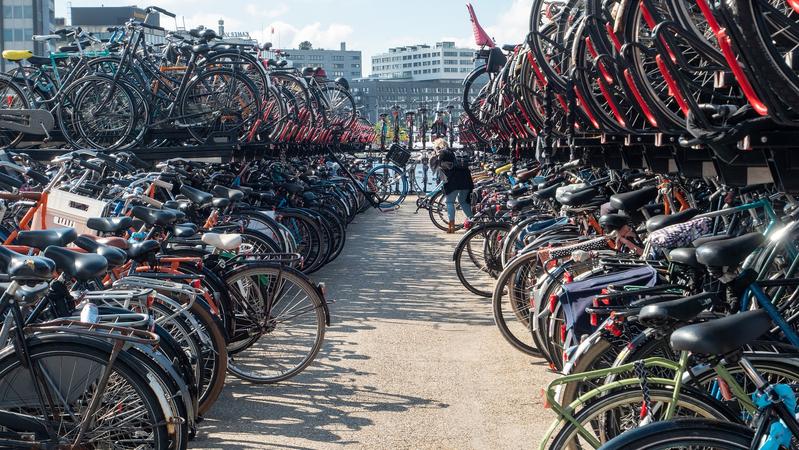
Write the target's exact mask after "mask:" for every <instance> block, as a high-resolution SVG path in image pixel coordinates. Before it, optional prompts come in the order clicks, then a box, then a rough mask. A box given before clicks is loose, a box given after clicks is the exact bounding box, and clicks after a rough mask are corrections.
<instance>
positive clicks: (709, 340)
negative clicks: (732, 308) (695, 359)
mask: <svg viewBox="0 0 799 450" xmlns="http://www.w3.org/2000/svg"><path fill="white" fill-rule="evenodd" d="M770 328H771V318H769V316H768V313H766V312H765V311H764V310H762V309H759V310H756V311H747V312H742V313H737V314H733V315H731V316H727V317H723V318H721V319H716V320H711V321H709V322H704V323H698V324H694V325H687V326H684V327H682V328H680V329H679V330H677V331H675V332H674V333H672V334H671V339H670V341H671V347H672V348H673V349H674V350H677V351H689V352H691V353H697V354H700V355H714V356H720V355H726V354H728V353H731V352H733V351H735V350H738V349H739V348H741V347H743V346H744V345H746V344H749V343H751V342H752V341H754V340H755V339H757V338H759V337H760V336H762V335H764V334H765V333H766V332H767V331H768V330H769V329H770Z"/></svg>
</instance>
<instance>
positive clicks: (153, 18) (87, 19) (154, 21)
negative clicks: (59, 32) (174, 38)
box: [0, 0, 166, 44]
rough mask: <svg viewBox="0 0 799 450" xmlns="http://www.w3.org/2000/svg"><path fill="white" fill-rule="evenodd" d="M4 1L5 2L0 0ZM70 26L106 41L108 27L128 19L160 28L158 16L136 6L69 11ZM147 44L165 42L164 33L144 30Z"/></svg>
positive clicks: (90, 7)
mask: <svg viewBox="0 0 799 450" xmlns="http://www.w3.org/2000/svg"><path fill="white" fill-rule="evenodd" d="M0 1H5V0H0ZM71 17H72V26H79V27H81V28H82V29H83V30H85V31H89V32H91V33H93V34H94V36H96V37H98V38H100V39H108V38H109V37H111V33H109V32H108V28H109V27H115V26H119V25H124V24H125V22H127V21H128V20H130V19H135V20H139V21H145V20H146V23H148V24H150V25H156V26H161V17H160V14H158V13H155V14H150V15H149V16H148V15H147V13H145V12H144V10H143V9H141V8H138V7H136V6H89V7H73V8H72V9H71ZM144 35H145V39H146V40H147V42H149V43H151V44H157V43H161V42H164V41H165V35H166V33H165V32H163V31H160V30H152V29H150V28H145V29H144Z"/></svg>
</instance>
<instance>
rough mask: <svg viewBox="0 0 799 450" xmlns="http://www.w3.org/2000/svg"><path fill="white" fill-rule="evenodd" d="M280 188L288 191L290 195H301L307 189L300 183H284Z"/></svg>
mask: <svg viewBox="0 0 799 450" xmlns="http://www.w3.org/2000/svg"><path fill="white" fill-rule="evenodd" d="M279 186H280V187H282V188H283V189H285V190H286V191H288V193H289V194H299V193H300V192H302V191H304V190H305V188H304V187H302V185H301V184H298V183H283V184H281V185H279Z"/></svg>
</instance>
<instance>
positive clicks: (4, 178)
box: [0, 173, 24, 189]
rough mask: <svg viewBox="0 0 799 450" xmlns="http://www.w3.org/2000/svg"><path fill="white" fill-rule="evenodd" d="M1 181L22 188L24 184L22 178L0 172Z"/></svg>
mask: <svg viewBox="0 0 799 450" xmlns="http://www.w3.org/2000/svg"><path fill="white" fill-rule="evenodd" d="M0 183H3V184H7V185H9V186H11V187H14V188H17V189H19V188H21V187H22V185H23V184H24V183H23V182H22V180H18V179H16V178H14V177H12V176H10V175H6V174H4V173H0Z"/></svg>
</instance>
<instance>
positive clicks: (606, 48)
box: [461, 0, 799, 166]
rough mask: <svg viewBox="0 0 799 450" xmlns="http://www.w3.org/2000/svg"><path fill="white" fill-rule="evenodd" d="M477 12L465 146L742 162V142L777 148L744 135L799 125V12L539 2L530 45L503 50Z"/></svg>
mask: <svg viewBox="0 0 799 450" xmlns="http://www.w3.org/2000/svg"><path fill="white" fill-rule="evenodd" d="M469 9H470V13H471V15H472V22H473V25H474V32H475V38H476V41H477V45H478V46H480V47H481V50H480V51H478V53H477V58H478V60H481V61H482V63H483V64H481V65H480V66H479V67H478V68H477V69H475V71H474V72H472V73H471V74H470V75H469V76H468V77H467V78H466V80H465V82H464V96H463V104H464V109H465V114H464V116H463V117H462V121H461V134H462V137H461V139H462V141H466V142H470V143H473V144H475V145H495V146H507V145H509V143H511V142H516V143H523V144H525V145H530V146H533V145H535V144H536V143H537V145H538V148H539V150H540V151H541V150H543V153H545V154H549V155H551V154H552V152H553V148H556V147H558V146H563V147H569V146H571V147H572V148H574V147H575V144H574V142H575V140H577V141H579V140H580V139H584V140H583V142H586V141H585V139H588V140H589V141H591V142H592V145H596V146H597V147H602V146H605V147H614V148H615V147H618V146H619V143H624V144H626V145H627V146H633V147H644V148H646V149H662V150H665V151H667V152H668V151H669V149H670V148H671V147H678V148H679V147H687V148H689V149H691V150H692V151H693V153H699V152H698V150H697V149H698V148H700V147H701V148H704V149H709V150H711V151H712V153H713V154H715V155H716V156H717V157H719V158H721V159H722V160H723V161H725V162H734V161H736V160H738V159H741V158H743V157H744V156H745V155H746V152H743V151H741V150H739V149H738V148H737V147H736V144H737V143H739V142H740V143H741V144H740V146H741V147H743V148H744V149H746V150H748V149H750V148H751V147H752V146H754V145H758V146H766V147H769V146H771V145H772V144H771V141H772V140H767V139H762V140H760V139H758V140H757V141H756V142H751V141H747V140H746V138H747V136H750V135H751V134H754V133H765V132H771V131H790V130H792V129H795V128H796V126H797V124H799V121H798V120H797V114H796V109H797V107H799V73H797V70H799V69H798V68H799V65H797V64H795V63H794V60H795V59H796V58H795V49H796V48H797V44H799V34H797V33H796V27H797V21H796V14H797V11H799V7H797V5H796V4H795V3H793V2H790V1H776V2H775V1H771V2H769V1H764V0H725V1H721V2H709V1H706V0H695V1H677V0H636V1H630V0H610V1H599V0H535V1H533V2H532V8H531V15H530V32H529V34H528V35H527V37H526V39H524V43H522V44H520V45H506V46H503V47H498V46H497V45H495V43H494V42H493V40H492V39H491V38H490V37H489V36H488V35H487V34H486V33H485V31H484V30H483V29H482V27H481V26H480V25H479V23H478V21H477V19H476V17H475V15H474V11H473V9H471V6H469ZM520 38H521V36H520ZM625 151H629V148H625ZM750 153H751V152H750ZM756 156H759V155H756ZM763 165H764V166H765V163H764V164H763Z"/></svg>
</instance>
